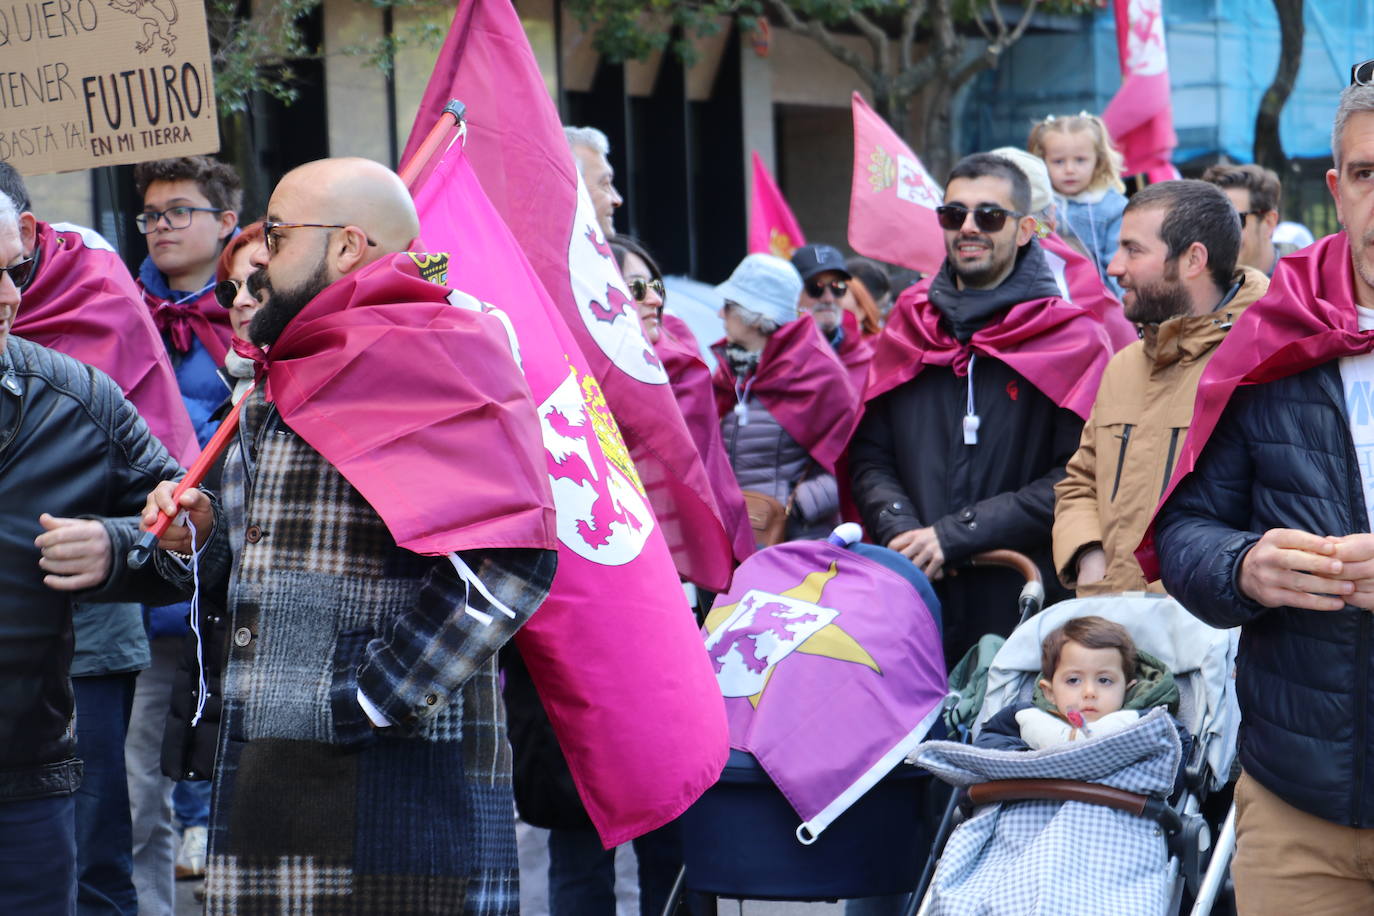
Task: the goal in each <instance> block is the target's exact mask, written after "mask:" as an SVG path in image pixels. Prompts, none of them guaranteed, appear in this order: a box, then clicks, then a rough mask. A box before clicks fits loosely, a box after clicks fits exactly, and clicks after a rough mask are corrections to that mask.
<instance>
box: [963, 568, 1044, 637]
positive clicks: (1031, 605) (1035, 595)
mask: <svg viewBox="0 0 1374 916" xmlns="http://www.w3.org/2000/svg"><path fill="white" fill-rule="evenodd" d="M969 565H970V566H1005V567H1006V568H1008V569H1011V570H1014V571H1016V572H1017V573H1019V574H1020V575H1021V577H1022V578H1024V579H1025V580H1026V584H1025V585H1024V586H1023V587H1022V588H1021V596H1020V598H1019V599H1018V600H1017V608H1018V610H1020V612H1021V620H1020V623H1025V622H1026V621H1027V620H1029V619H1030V618H1031V617H1033V616H1034V615H1036V614H1038V613H1039V612H1040V608H1041V607H1042V606H1043V605H1044V604H1045V585H1044V583H1043V582H1042V581H1041V578H1040V567H1038V566H1036V565H1035V562H1034V561H1033V560H1032V559H1031V558H1030V557H1028V556H1026V555H1025V554H1024V553H1017V552H1016V551H1015V550H989V551H987V552H985V553H979V554H974V555H973V557H972V558H971V559H970V560H969ZM1018 625H1019V624H1018Z"/></svg>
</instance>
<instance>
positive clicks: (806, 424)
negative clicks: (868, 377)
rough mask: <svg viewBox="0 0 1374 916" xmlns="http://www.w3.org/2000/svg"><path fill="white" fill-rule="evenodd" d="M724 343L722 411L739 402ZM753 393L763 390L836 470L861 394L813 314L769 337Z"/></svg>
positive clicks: (773, 410) (781, 418)
mask: <svg viewBox="0 0 1374 916" xmlns="http://www.w3.org/2000/svg"><path fill="white" fill-rule="evenodd" d="M724 347H725V341H724V340H720V341H717V342H716V344H715V345H714V346H713V347H712V349H713V350H715V351H716V353H717V355H718V357H719V361H718V362H717V364H716V371H715V373H714V374H713V375H712V376H711V381H712V383H713V384H714V385H715V388H716V410H717V411H718V412H719V415H720V416H722V417H723V416H725V413H726V411H728V410H731V409H732V408H734V406H735V404H736V403H738V401H737V400H736V395H735V377H734V376H733V375H731V374H730V370H729V369H727V368H726V364H725V358H724V356H723V355H721V354H722V352H723V350H724ZM749 393H750V394H753V395H757V396H758V399H759V400H760V401H761V402H762V403H763V406H764V407H766V408H768V412H769V413H770V414H772V415H773V419H775V420H777V421H778V424H779V425H780V426H782V428H783V429H785V430H786V431H787V434H788V435H789V436H791V437H792V438H793V439H796V440H797V442H798V443H799V444H800V445H801V446H802V447H803V448H805V449H806V450H807V452H809V453H810V454H811V457H812V458H814V459H815V460H816V463H817V464H819V465H820V466H821V467H822V468H824V469H825V471H826V473H829V474H833V473H835V463H836V462H837V461H839V459H840V456H841V455H843V454H844V449H845V446H846V445H848V444H849V433H850V430H851V429H852V428H853V426H854V414H855V411H856V410H857V409H858V397H857V396H856V395H855V393H854V389H853V388H852V387H851V386H850V384H849V372H848V370H847V369H845V367H844V363H842V362H840V358H839V357H838V356H836V355H835V350H834V348H833V347H831V346H830V342H829V341H828V340H826V339H825V338H824V337H823V336H821V331H820V328H818V327H816V322H815V321H814V320H813V319H812V318H811V316H810V315H802V316H801V317H800V318H798V319H797V320H796V321H789V322H788V323H787V324H785V325H783V326H782V327H780V328H778V330H777V331H776V332H775V333H774V334H773V335H772V336H771V337H769V338H768V343H767V344H766V345H765V346H764V348H763V355H762V356H761V357H759V367H758V369H757V370H756V371H755V372H754V375H753V381H752V382H751V383H750V384H749Z"/></svg>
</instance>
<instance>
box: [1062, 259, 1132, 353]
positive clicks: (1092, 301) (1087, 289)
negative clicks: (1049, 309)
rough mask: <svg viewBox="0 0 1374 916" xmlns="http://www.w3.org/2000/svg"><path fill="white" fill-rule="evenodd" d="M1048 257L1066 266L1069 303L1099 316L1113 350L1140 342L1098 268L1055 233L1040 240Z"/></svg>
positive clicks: (1065, 273)
mask: <svg viewBox="0 0 1374 916" xmlns="http://www.w3.org/2000/svg"><path fill="white" fill-rule="evenodd" d="M1040 247H1041V248H1043V249H1044V250H1045V253H1046V254H1047V255H1050V254H1052V255H1055V256H1057V257H1058V258H1059V259H1060V260H1061V261H1063V262H1064V280H1065V282H1066V283H1067V284H1068V286H1069V301H1070V302H1072V303H1073V304H1074V305H1077V306H1080V307H1082V308H1085V309H1087V310H1088V311H1090V312H1092V313H1093V314H1094V315H1096V316H1097V320H1098V321H1100V322H1102V324H1103V326H1104V327H1105V328H1106V329H1107V336H1108V337H1109V338H1111V341H1112V349H1113V350H1120V349H1121V348H1122V347H1126V346H1129V345H1131V344H1133V343H1135V342H1136V341H1137V340H1139V339H1140V332H1139V331H1137V330H1136V326H1135V325H1134V324H1132V323H1131V322H1130V320H1129V319H1128V318H1127V317H1126V313H1125V312H1124V311H1122V309H1121V301H1120V300H1119V299H1117V298H1116V296H1115V295H1113V294H1112V291H1111V290H1110V289H1108V288H1107V284H1105V283H1103V282H1102V276H1101V275H1100V274H1099V273H1098V272H1097V267H1096V265H1094V264H1093V262H1092V261H1089V260H1088V259H1087V258H1085V257H1083V255H1081V254H1079V253H1078V252H1077V251H1075V250H1074V249H1073V248H1072V247H1070V246H1069V244H1068V243H1067V242H1065V241H1064V240H1063V239H1061V238H1060V237H1059V236H1058V235H1056V234H1055V233H1053V232H1051V233H1050V234H1049V235H1047V236H1045V237H1044V238H1043V239H1041V240H1040Z"/></svg>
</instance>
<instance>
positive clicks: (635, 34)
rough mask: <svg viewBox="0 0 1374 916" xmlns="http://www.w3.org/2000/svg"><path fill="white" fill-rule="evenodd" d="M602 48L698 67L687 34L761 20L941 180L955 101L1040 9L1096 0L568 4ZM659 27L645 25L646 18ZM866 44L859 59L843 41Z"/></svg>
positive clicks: (604, 0) (621, 0) (576, 0)
mask: <svg viewBox="0 0 1374 916" xmlns="http://www.w3.org/2000/svg"><path fill="white" fill-rule="evenodd" d="M567 4H568V7H569V8H570V9H571V10H572V11H573V12H574V13H575V14H576V15H577V17H578V18H579V20H580V21H581V22H582V23H583V25H584V26H585V27H587V28H589V29H595V30H596V38H595V42H596V46H597V48H598V50H600V51H601V52H602V53H604V54H606V55H607V56H608V57H609V58H610V59H612V60H627V59H635V60H638V59H643V58H645V57H647V56H648V55H649V54H650V53H652V52H654V51H657V50H663V49H665V48H667V47H668V46H669V45H670V44H671V45H672V50H673V51H674V52H675V53H676V54H677V55H678V56H679V57H681V58H682V59H683V60H684V61H685V62H687V63H690V62H691V60H692V45H691V43H690V41H689V39H690V37H691V36H694V35H701V34H710V33H712V32H714V31H715V30H717V29H719V28H720V23H721V20H722V18H723V17H730V18H733V19H734V20H735V21H736V22H737V24H738V25H739V27H740V28H741V29H745V30H749V29H752V28H753V27H754V25H755V23H756V21H757V20H758V18H759V17H761V16H767V17H769V20H770V21H771V22H774V23H776V24H779V25H782V26H784V27H786V28H788V29H790V30H792V31H794V32H797V33H799V34H801V35H805V36H806V37H808V38H810V39H811V40H812V41H814V42H815V43H816V44H818V45H819V46H820V47H821V48H823V49H824V50H825V51H826V52H827V53H829V54H830V55H832V56H833V57H835V58H836V59H837V60H839V61H840V62H841V63H843V64H845V65H846V66H848V67H849V68H850V69H852V70H853V71H854V72H855V73H857V74H858V75H859V78H860V79H861V80H863V82H864V84H865V85H866V86H867V87H868V89H869V91H870V92H871V93H872V96H873V101H874V105H875V107H876V108H877V110H878V111H879V112H880V113H881V114H882V115H883V117H884V118H885V119H886V120H887V122H888V123H889V124H891V125H892V127H893V129H895V130H896V131H897V132H898V133H899V134H901V135H902V136H903V137H904V138H906V139H907V141H908V142H910V143H911V145H912V146H913V147H914V148H915V149H917V150H918V151H920V152H921V155H922V157H923V158H924V159H925V160H926V162H927V164H928V165H929V166H930V167H931V169H932V171H934V172H935V174H943V173H944V171H946V170H947V168H948V166H949V164H950V160H951V157H952V134H951V124H950V108H951V102H952V101H953V98H954V95H955V93H957V92H958V91H959V89H960V88H962V87H963V86H964V85H965V84H967V83H968V81H969V80H971V79H973V77H974V76H976V75H977V74H978V73H980V72H981V71H983V70H986V69H989V68H990V67H993V66H995V65H996V64H997V61H998V60H999V59H1000V58H1001V56H1002V55H1003V54H1004V53H1005V52H1006V51H1007V49H1008V48H1010V47H1011V46H1012V45H1014V44H1015V43H1016V42H1017V41H1019V40H1020V39H1021V36H1023V35H1024V34H1025V33H1026V30H1027V28H1029V27H1030V24H1031V19H1032V17H1033V16H1034V15H1035V13H1036V12H1037V11H1038V10H1046V11H1054V12H1061V13H1072V12H1084V11H1087V10H1090V9H1093V8H1095V7H1096V5H1097V4H1096V3H1094V2H1093V0H1022V2H1021V4H1020V5H1019V7H1010V6H1007V5H1005V4H1003V3H999V2H997V0H687V2H683V0H647V2H645V0H567ZM646 18H647V20H648V21H650V22H652V23H654V24H655V25H654V26H653V27H648V28H646V27H645V20H646ZM843 34H857V35H859V36H861V37H862V38H863V39H864V40H865V42H866V43H867V45H868V47H867V49H866V50H865V51H863V52H861V51H859V50H856V49H855V48H854V47H852V46H851V44H850V43H846V42H843V41H841V40H840V36H841V35H843Z"/></svg>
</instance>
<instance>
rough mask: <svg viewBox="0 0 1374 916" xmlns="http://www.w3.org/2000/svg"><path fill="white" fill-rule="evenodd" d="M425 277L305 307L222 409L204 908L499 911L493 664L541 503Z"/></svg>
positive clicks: (510, 393) (523, 391) (489, 340)
mask: <svg viewBox="0 0 1374 916" xmlns="http://www.w3.org/2000/svg"><path fill="white" fill-rule="evenodd" d="M445 261H446V257H445V256H442V255H424V256H411V255H405V254H400V255H390V256H386V257H384V258H383V259H382V260H380V261H378V262H376V263H373V264H371V265H369V266H367V267H365V268H363V269H361V270H358V271H356V272H354V273H351V274H348V275H346V276H344V277H343V278H342V279H340V280H338V281H336V282H334V283H333V284H331V285H330V286H328V287H327V288H326V289H325V290H324V291H323V292H321V293H320V294H319V295H317V296H316V297H315V298H314V299H313V300H312V301H311V302H310V303H309V304H308V305H306V307H305V308H304V309H303V310H302V311H301V313H300V314H299V315H297V316H296V317H295V318H294V319H292V320H291V322H290V323H289V324H288V325H287V327H286V329H285V330H284V331H283V332H282V334H281V336H280V337H279V338H278V340H277V341H276V342H275V343H274V344H272V345H271V347H270V348H269V351H270V352H269V355H268V358H267V360H266V362H265V364H264V368H263V373H264V377H263V382H262V387H263V390H262V391H258V392H254V393H253V394H251V395H249V396H248V398H247V400H246V401H245V406H244V412H243V416H242V418H241V436H240V441H241V442H242V443H243V444H244V445H243V450H242V451H234V452H231V454H230V455H229V456H228V460H227V461H226V465H225V472H224V492H223V494H222V495H223V505H224V508H223V510H222V511H221V512H219V513H217V524H216V526H215V534H214V535H213V537H212V539H211V541H210V542H209V544H208V546H207V547H206V549H205V551H204V553H203V555H202V559H201V562H200V576H201V582H202V584H206V585H208V584H212V583H214V582H216V581H220V580H222V579H223V577H225V576H226V575H227V576H228V577H229V583H230V589H229V596H230V598H229V604H230V612H231V613H232V615H233V620H232V627H233V633H234V637H233V640H232V641H233V645H232V647H231V648H230V653H229V658H228V662H227V666H226V668H225V672H224V697H223V721H222V726H221V732H220V748H219V756H218V760H217V771H216V774H215V783H216V789H215V797H216V805H215V807H214V810H213V813H212V823H211V830H210V856H209V864H208V879H207V895H208V901H207V907H208V909H209V911H210V912H229V911H233V912H242V911H245V909H247V910H252V911H268V910H270V911H273V912H277V911H283V910H285V909H288V908H297V907H299V906H301V905H303V903H304V902H305V901H309V903H310V904H311V905H313V906H315V907H316V908H317V909H318V908H325V909H328V908H330V907H347V908H348V909H349V911H351V912H379V913H380V912H465V911H467V910H468V909H470V908H472V906H473V905H474V904H475V903H480V904H481V905H482V907H483V908H484V909H485V911H491V912H509V911H513V910H514V909H515V908H516V907H517V906H518V900H517V897H516V893H515V887H516V880H515V873H516V860H515V849H514V832H513V827H512V825H511V811H512V805H513V801H512V798H511V793H510V769H509V751H508V746H507V744H506V741H505V725H504V715H503V710H502V706H501V703H500V701H499V698H498V693H497V678H496V666H495V653H496V651H497V650H498V649H499V648H500V646H501V645H502V644H503V643H504V642H506V641H507V640H508V639H509V638H510V636H511V635H512V634H513V633H514V632H515V630H516V629H517V627H519V626H520V624H521V623H523V622H524V620H526V619H527V618H528V616H529V615H530V614H531V613H532V612H533V611H534V609H535V608H536V607H538V605H539V604H540V602H541V601H542V600H543V598H544V596H545V594H546V593H547V590H548V587H549V585H550V583H551V581H552V576H553V567H554V565H555V559H554V554H553V552H552V550H551V548H552V546H553V544H554V539H555V530H554V516H553V510H552V496H551V493H550V490H549V484H548V478H547V474H546V472H545V470H544V457H543V446H542V442H541V439H540V433H539V426H538V420H537V417H536V414H535V409H534V405H533V402H532V400H531V397H530V394H529V389H528V387H527V386H526V384H525V381H524V379H523V377H522V375H521V373H520V372H519V370H518V368H517V367H516V364H515V362H514V358H513V356H512V352H511V348H510V342H509V339H508V337H507V334H506V332H505V330H504V327H503V325H501V324H500V323H499V322H498V321H497V320H496V319H494V318H492V317H490V316H488V315H485V314H482V313H480V312H477V311H469V310H466V309H463V308H459V307H456V306H454V305H451V304H450V303H449V301H448V298H447V294H448V290H447V289H446V288H445V287H442V286H439V285H437V284H436V283H431V282H429V281H428V280H426V279H424V277H426V276H435V277H442V276H443V274H444V271H443V270H442V265H443V263H444V262H445ZM419 265H424V272H423V273H422V271H421V267H420V266H419ZM436 268H437V269H436ZM495 456H499V459H500V460H492V459H493V457H495ZM231 550H232V552H233V556H232V557H231V556H230V551H231ZM422 554H423V555H422ZM157 563H158V564H159V569H160V570H161V571H162V572H163V574H164V575H166V576H169V577H178V576H179V577H180V578H181V579H182V581H184V579H185V571H184V570H179V569H178V568H177V564H176V562H175V561H174V560H173V559H171V558H169V557H168V555H166V554H165V553H161V552H160V553H159V554H158V556H157ZM360 695H361V696H362V697H366V698H367V700H368V701H370V703H371V704H372V705H373V706H375V708H376V709H377V710H378V711H380V713H381V714H382V715H384V716H385V719H386V720H387V721H388V722H390V723H391V725H390V726H388V727H385V728H380V729H374V728H373V727H372V725H371V724H370V722H369V717H368V715H367V714H366V713H365V712H364V709H363V707H362V705H361V704H360Z"/></svg>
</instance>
